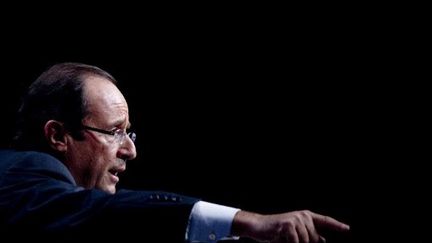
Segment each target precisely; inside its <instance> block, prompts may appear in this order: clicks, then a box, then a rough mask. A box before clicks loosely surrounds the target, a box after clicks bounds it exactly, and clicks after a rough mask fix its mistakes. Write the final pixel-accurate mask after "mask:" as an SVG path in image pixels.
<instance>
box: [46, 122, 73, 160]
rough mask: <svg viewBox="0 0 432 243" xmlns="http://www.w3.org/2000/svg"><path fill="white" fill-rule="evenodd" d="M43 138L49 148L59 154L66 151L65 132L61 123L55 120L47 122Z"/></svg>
mask: <svg viewBox="0 0 432 243" xmlns="http://www.w3.org/2000/svg"><path fill="white" fill-rule="evenodd" d="M44 134H45V138H46V139H47V140H48V144H49V146H50V147H51V148H53V149H54V150H56V151H59V152H65V151H66V150H67V142H66V136H65V135H66V132H65V129H64V126H63V123H61V122H58V121H56V120H49V121H47V123H45V126H44Z"/></svg>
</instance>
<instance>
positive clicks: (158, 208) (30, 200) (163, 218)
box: [0, 152, 198, 242]
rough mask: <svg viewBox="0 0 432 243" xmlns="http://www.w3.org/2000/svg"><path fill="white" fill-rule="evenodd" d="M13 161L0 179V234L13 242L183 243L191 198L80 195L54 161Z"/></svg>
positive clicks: (30, 157) (36, 157) (35, 156)
mask: <svg viewBox="0 0 432 243" xmlns="http://www.w3.org/2000/svg"><path fill="white" fill-rule="evenodd" d="M17 160H19V162H17V163H14V164H13V165H12V166H10V167H9V168H8V169H7V171H6V172H5V173H4V177H3V178H0V217H1V218H0V220H1V223H2V224H4V225H5V226H4V227H2V230H1V231H5V232H6V233H13V234H14V235H15V237H16V236H19V232H31V233H32V234H33V235H40V236H42V235H43V237H45V238H46V239H44V240H49V238H53V239H55V240H56V241H61V240H66V241H76V240H82V236H83V235H89V237H95V238H97V239H98V240H108V241H114V240H115V241H117V240H120V239H121V240H124V239H127V238H130V239H137V237H138V238H141V239H143V242H147V241H148V242H167V241H169V242H183V241H184V238H185V231H186V226H187V223H188V219H189V215H190V211H191V209H192V206H193V205H194V203H196V202H197V201H198V199H196V198H190V197H186V196H182V195H178V194H174V193H168V192H160V191H131V190H120V191H118V192H117V193H116V194H114V195H111V194H108V193H105V192H103V191H101V190H96V189H91V190H86V189H84V188H82V187H78V186H76V184H75V182H74V180H73V178H72V176H71V175H70V173H69V171H68V170H67V168H66V167H65V166H64V165H63V164H62V163H61V162H60V161H58V160H57V159H55V158H54V157H51V156H49V155H46V154H42V153H34V152H31V153H27V154H26V155H25V156H23V158H19V159H18V158H17ZM17 233H18V235H17ZM21 234H22V233H21ZM77 237H78V238H77ZM86 237H87V236H86Z"/></svg>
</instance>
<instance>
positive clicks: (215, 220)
mask: <svg viewBox="0 0 432 243" xmlns="http://www.w3.org/2000/svg"><path fill="white" fill-rule="evenodd" d="M239 210H240V209H238V208H232V207H227V206H222V205H218V204H214V203H209V202H204V201H198V202H197V203H195V205H194V206H193V208H192V211H191V214H190V217H189V224H188V226H187V229H186V241H187V242H191V243H198V242H208V243H215V242H217V241H219V240H228V239H230V240H232V239H238V238H239V237H235V236H231V235H230V233H231V224H232V222H233V219H234V215H235V214H236V213H237V212H238V211H239Z"/></svg>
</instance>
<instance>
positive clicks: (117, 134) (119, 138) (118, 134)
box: [82, 125, 136, 145]
mask: <svg viewBox="0 0 432 243" xmlns="http://www.w3.org/2000/svg"><path fill="white" fill-rule="evenodd" d="M82 127H83V128H84V129H87V130H91V131H95V132H99V133H102V134H107V135H111V136H114V141H116V142H118V143H119V144H120V145H122V144H123V142H124V140H125V138H126V136H128V137H129V138H130V139H131V140H132V142H135V140H136V134H135V133H134V132H126V131H125V130H122V129H116V130H113V131H107V130H102V129H99V128H95V127H89V126H86V125H82Z"/></svg>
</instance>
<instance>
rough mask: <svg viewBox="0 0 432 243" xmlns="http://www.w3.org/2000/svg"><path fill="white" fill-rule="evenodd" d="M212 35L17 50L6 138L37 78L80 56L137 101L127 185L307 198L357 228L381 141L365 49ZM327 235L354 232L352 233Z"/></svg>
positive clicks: (218, 195) (229, 199) (261, 207)
mask: <svg viewBox="0 0 432 243" xmlns="http://www.w3.org/2000/svg"><path fill="white" fill-rule="evenodd" d="M174 37H176V38H177V41H176V42H173V41H170V38H174ZM209 38H210V36H207V37H202V38H201V39H194V40H191V39H188V40H185V39H181V38H179V37H178V36H175V35H173V36H167V35H166V36H164V38H162V37H160V38H158V37H157V36H156V37H153V38H152V39H151V40H150V42H144V40H142V39H140V41H143V42H142V43H141V42H140V41H130V42H128V41H123V42H121V44H120V43H119V44H118V45H115V46H110V45H101V46H99V45H98V43H97V42H98V41H99V40H98V41H94V40H93V41H90V43H88V44H83V43H85V42H84V41H83V42H82V43H81V44H80V45H66V46H61V47H57V46H55V47H54V46H53V47H49V45H43V46H38V45H32V46H31V47H27V46H24V47H20V48H18V49H16V51H15V52H14V53H13V54H10V55H8V56H7V58H4V60H5V63H4V64H3V66H2V72H3V80H2V81H1V85H2V89H1V90H2V96H1V102H2V104H3V109H4V110H3V111H2V113H3V114H2V119H1V120H2V124H1V125H2V127H3V135H2V141H1V142H2V146H3V147H4V146H6V144H7V141H8V139H9V138H10V137H11V136H12V129H10V128H11V127H13V116H14V112H15V110H16V109H17V107H18V103H19V97H20V95H21V94H22V93H23V92H24V90H25V88H26V87H27V86H28V85H29V84H30V82H32V81H33V80H35V79H36V78H37V76H38V75H39V74H40V73H41V72H42V71H44V70H45V69H46V68H47V67H48V66H49V65H51V64H54V63H57V62H63V61H73V62H84V63H88V64H92V65H96V66H99V67H101V68H103V69H105V70H106V71H108V72H110V73H111V74H112V75H113V76H114V77H116V79H117V80H118V81H119V83H120V89H121V90H122V91H123V93H124V95H125V96H126V99H127V100H128V103H129V106H130V116H131V122H132V124H133V128H134V129H135V130H136V132H137V135H138V137H137V143H136V146H137V150H138V157H137V159H136V160H134V161H130V162H128V170H127V172H126V173H125V174H124V175H123V176H122V178H121V183H120V185H119V186H120V187H128V188H136V189H138V188H140V189H160V190H168V191H174V192H179V193H184V194H188V195H193V196H197V197H201V198H202V199H204V200H208V201H212V202H217V203H222V204H225V205H231V206H235V207H241V208H243V209H246V210H254V211H257V212H262V213H275V212H282V211H287V210H297V209H306V208H307V209H311V210H314V211H316V212H320V213H323V214H329V215H331V216H334V217H335V218H338V219H341V220H343V221H345V222H347V223H350V224H352V226H353V232H354V233H355V232H356V231H355V230H356V226H357V225H358V223H359V222H358V221H356V217H355V215H356V212H355V209H354V202H355V200H356V199H357V198H358V197H359V195H361V193H362V192H361V190H358V188H359V187H361V186H362V185H361V184H360V186H359V184H358V181H356V178H357V177H359V174H358V173H359V172H360V171H362V170H363V169H364V161H366V160H368V158H369V156H370V155H371V153H372V151H373V150H374V149H375V146H373V145H371V143H369V142H370V140H371V138H370V135H371V133H370V129H371V125H370V124H371V122H373V112H376V109H374V110H371V109H369V108H370V107H371V104H370V103H369V102H370V99H371V98H370V97H371V95H373V86H371V85H369V84H365V82H364V79H366V78H367V76H368V72H364V70H363V68H364V64H363V63H362V62H361V61H358V59H357V57H358V56H359V55H361V53H362V50H359V49H352V48H351V49H350V44H349V43H348V44H342V43H336V44H334V43H325V44H323V42H321V43H320V45H318V46H317V45H316V43H314V42H313V41H307V40H302V39H298V40H297V42H296V43H294V44H292V43H291V44H290V45H285V44H284V43H283V41H282V42H277V43H273V42H272V41H266V42H264V43H262V45H259V43H258V42H256V41H253V40H250V39H247V38H246V39H241V40H234V39H230V38H227V37H225V38H221V37H219V38H217V37H216V39H211V40H210V39H209ZM178 40H181V41H178ZM174 43H175V44H174ZM44 48H47V49H44ZM30 50H31V51H30ZM34 50H36V51H34ZM371 90H372V91H371ZM371 112H372V113H371ZM329 237H330V238H331V237H334V238H333V241H330V242H348V241H350V240H351V238H352V235H348V236H329Z"/></svg>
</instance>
